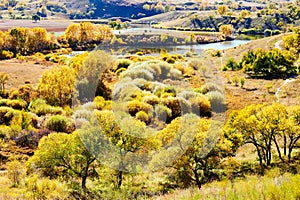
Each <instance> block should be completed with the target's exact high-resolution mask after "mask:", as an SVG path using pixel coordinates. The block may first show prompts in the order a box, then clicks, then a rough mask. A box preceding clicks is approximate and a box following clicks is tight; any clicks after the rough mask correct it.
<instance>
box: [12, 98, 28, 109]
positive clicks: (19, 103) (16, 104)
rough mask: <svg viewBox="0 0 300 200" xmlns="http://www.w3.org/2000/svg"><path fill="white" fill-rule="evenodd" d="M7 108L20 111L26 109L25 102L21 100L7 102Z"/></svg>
mask: <svg viewBox="0 0 300 200" xmlns="http://www.w3.org/2000/svg"><path fill="white" fill-rule="evenodd" d="M8 106H9V107H11V108H13V109H17V110H22V109H26V107H27V102H26V101H24V100H23V99H15V100H9V101H8Z"/></svg>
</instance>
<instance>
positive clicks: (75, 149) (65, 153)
mask: <svg viewBox="0 0 300 200" xmlns="http://www.w3.org/2000/svg"><path fill="white" fill-rule="evenodd" d="M94 161H95V157H94V156H93V155H91V154H90V152H89V151H87V150H86V148H85V147H84V145H83V144H82V142H81V140H80V137H79V135H78V132H73V133H72V134H65V133H51V134H49V135H48V136H46V137H43V138H42V139H41V140H40V142H39V146H38V148H37V150H36V151H35V153H34V155H33V156H32V157H31V158H30V159H29V160H28V162H27V166H28V169H29V171H31V170H33V171H35V170H39V169H40V170H42V172H43V173H44V175H47V176H50V177H51V176H54V177H55V176H61V175H63V176H67V177H69V178H71V177H74V176H76V177H77V178H80V179H81V186H82V188H84V189H85V188H86V180H87V178H88V175H89V171H90V170H91V167H92V163H93V162H94Z"/></svg>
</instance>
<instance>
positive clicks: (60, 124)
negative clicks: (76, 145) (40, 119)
mask: <svg viewBox="0 0 300 200" xmlns="http://www.w3.org/2000/svg"><path fill="white" fill-rule="evenodd" d="M67 122H68V121H67V118H66V117H65V116H62V115H55V116H51V117H50V118H49V119H48V120H47V121H46V128H48V129H49V130H51V131H55V132H65V131H66V129H67Z"/></svg>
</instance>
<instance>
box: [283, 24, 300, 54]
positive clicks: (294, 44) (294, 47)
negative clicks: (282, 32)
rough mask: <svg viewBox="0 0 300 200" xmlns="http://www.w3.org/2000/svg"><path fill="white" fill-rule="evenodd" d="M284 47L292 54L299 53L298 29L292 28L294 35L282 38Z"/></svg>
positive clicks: (299, 34) (299, 32)
mask: <svg viewBox="0 0 300 200" xmlns="http://www.w3.org/2000/svg"><path fill="white" fill-rule="evenodd" d="M283 43H284V47H285V48H286V49H288V50H290V51H292V52H294V53H299V52H300V28H299V27H298V28H294V34H291V35H288V36H285V37H283Z"/></svg>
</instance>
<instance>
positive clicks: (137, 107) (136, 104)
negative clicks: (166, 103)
mask: <svg viewBox="0 0 300 200" xmlns="http://www.w3.org/2000/svg"><path fill="white" fill-rule="evenodd" d="M127 108H128V112H129V114H130V115H131V116H135V115H136V113H138V112H139V111H144V112H146V113H149V112H150V111H151V110H152V106H151V105H149V104H147V103H144V102H141V101H137V100H133V101H130V102H128V104H127Z"/></svg>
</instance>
